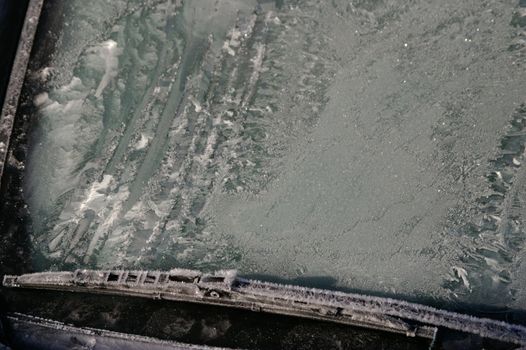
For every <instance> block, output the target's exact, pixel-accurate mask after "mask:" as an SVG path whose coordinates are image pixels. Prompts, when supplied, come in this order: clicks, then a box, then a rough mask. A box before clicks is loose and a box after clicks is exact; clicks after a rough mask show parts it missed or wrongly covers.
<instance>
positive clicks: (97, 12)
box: [15, 0, 526, 309]
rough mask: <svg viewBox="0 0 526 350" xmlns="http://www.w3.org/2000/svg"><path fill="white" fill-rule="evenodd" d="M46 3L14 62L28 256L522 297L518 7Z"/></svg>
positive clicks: (371, 0) (524, 192)
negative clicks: (21, 86) (24, 74)
mask: <svg viewBox="0 0 526 350" xmlns="http://www.w3.org/2000/svg"><path fill="white" fill-rule="evenodd" d="M54 3H55V4H54V5H49V6H54V7H55V8H54V16H56V18H55V19H54V20H53V21H51V22H50V23H48V24H47V25H48V26H49V31H50V33H53V35H50V36H47V37H46V36H39V37H37V42H36V45H37V46H38V47H45V48H46V50H47V51H46V54H45V55H40V56H39V57H37V58H36V59H35V61H34V62H32V66H31V71H30V73H29V75H28V76H29V77H30V79H32V81H33V82H38V84H37V83H35V85H34V86H35V87H34V88H33V91H31V96H30V100H31V101H32V107H31V108H32V114H31V115H32V117H33V123H34V125H33V126H32V130H31V133H30V136H29V147H28V152H27V157H26V158H25V160H24V169H25V170H24V178H23V186H22V187H23V191H24V192H23V193H24V198H25V201H26V203H27V206H28V207H27V208H28V212H29V218H30V220H29V221H28V222H27V230H28V232H29V233H30V240H29V243H28V244H29V245H30V246H31V264H32V268H33V270H37V271H43V270H64V269H67V270H70V269H74V268H79V267H87V268H101V269H102V268H124V269H138V268H144V269H170V268H173V267H179V268H192V269H200V270H205V271H209V270H217V269H230V268H235V269H237V270H238V271H239V273H240V274H241V275H244V276H250V277H258V278H264V279H267V280H278V279H285V280H290V281H296V282H297V283H304V284H308V285H316V286H321V287H324V288H330V289H344V290H358V291H364V292H370V293H373V294H382V295H391V296H403V297H405V298H409V299H422V298H432V299H436V300H442V301H447V302H450V303H456V302H459V303H471V304H482V305H487V306H498V307H507V308H515V309H524V305H526V285H525V284H526V260H525V259H526V248H525V237H526V236H525V233H526V232H525V229H524V220H525V219H526V218H525V215H524V213H525V209H526V208H525V207H524V205H525V201H526V174H525V167H524V166H523V162H524V143H525V142H526V130H525V127H526V105H525V104H524V103H526V95H525V94H524V92H525V91H526V69H525V64H526V62H525V54H526V48H525V47H526V31H525V26H526V3H525V2H524V1H522V0H521V1H518V0H515V1H501V0H479V1H454V0H443V1H427V0H404V1H395V0H352V1H349V0H345V1H344V0H332V1H314V0H276V1H270V0H260V1H257V0H221V1H213V0H207V1H202V0H187V1H180V0H166V1H156V0H112V1H107V0H92V1H84V0H71V1H56V2H54ZM15 156H16V153H15Z"/></svg>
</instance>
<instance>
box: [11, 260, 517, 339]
mask: <svg viewBox="0 0 526 350" xmlns="http://www.w3.org/2000/svg"><path fill="white" fill-rule="evenodd" d="M3 285H4V286H5V287H10V288H28V289H48V290H55V291H72V292H83V293H95V294H112V295H121V296H135V297H144V298H151V299H162V300H173V301H182V302H190V303H201V304H209V305H219V306H226V307H233V308H240V309H246V310H252V311H257V312H267V313H273V314H280V315H289V316H296V317H304V318H310V319H317V320H322V321H330V322H335V323H341V324H347V325H353V326H361V327H366V328H371V329H378V330H383V331H390V332H394V333H400V334H405V335H407V336H410V337H423V338H429V339H433V338H434V337H435V335H436V332H437V329H438V328H447V329H451V330H455V331H460V332H464V333H470V334H476V335H479V336H481V337H483V338H488V339H494V340H498V341H503V342H508V343H513V344H518V345H526V328H525V327H523V326H520V325H514V324H509V323H506V322H502V321H497V320H492V319H488V318H478V317H474V316H470V315H465V314H460V313H456V312H451V311H445V310H440V309H437V308H433V307H430V306H425V305H421V304H416V303H410V302H406V301H401V300H396V299H391V298H382V297H377V296H368V295H361V294H355V293H343V292H335V291H329V290H322V289H314V288H304V287H299V286H292V285H284V284H276V283H270V282H262V281H256V280H250V279H244V278H240V277H238V276H237V274H236V272H235V271H232V270H228V271H218V272H216V273H211V274H207V273H202V272H200V271H195V270H183V269H174V270H171V271H124V270H76V271H73V272H68V271H65V272H41V273H33V274H25V275H20V276H12V275H9V276H5V277H4V281H3Z"/></svg>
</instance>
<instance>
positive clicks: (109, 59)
mask: <svg viewBox="0 0 526 350" xmlns="http://www.w3.org/2000/svg"><path fill="white" fill-rule="evenodd" d="M98 50H99V55H100V57H102V58H103V59H104V62H105V69H104V75H103V76H102V79H101V80H100V83H99V86H98V87H97V90H96V91H95V97H97V98H99V97H100V96H101V95H102V92H103V91H104V89H105V88H106V86H108V84H109V83H110V82H111V81H112V79H113V78H115V77H116V76H117V73H118V67H119V55H120V54H121V52H122V50H121V49H119V48H117V43H116V42H115V41H113V40H108V41H105V42H103V43H102V45H101V47H100V48H99V49H98Z"/></svg>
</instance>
